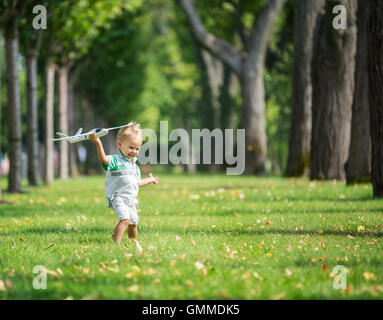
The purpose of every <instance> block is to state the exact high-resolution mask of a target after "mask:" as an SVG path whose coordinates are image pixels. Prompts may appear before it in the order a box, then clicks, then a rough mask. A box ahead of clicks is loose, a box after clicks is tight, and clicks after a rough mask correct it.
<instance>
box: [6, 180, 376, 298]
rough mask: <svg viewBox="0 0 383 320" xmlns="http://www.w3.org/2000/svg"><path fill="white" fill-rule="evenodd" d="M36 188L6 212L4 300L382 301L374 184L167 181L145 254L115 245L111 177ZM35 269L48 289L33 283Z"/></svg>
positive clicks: (146, 212) (146, 227) (153, 207)
mask: <svg viewBox="0 0 383 320" xmlns="http://www.w3.org/2000/svg"><path fill="white" fill-rule="evenodd" d="M3 182H4V181H3ZM27 190H28V191H29V193H26V194H20V195H9V194H3V200H7V201H10V202H12V204H1V205H0V298H3V299H382V298H383V255H382V249H383V239H382V235H383V201H381V200H372V198H371V194H372V190H371V186H370V185H356V186H352V187H346V186H345V185H344V183H342V182H335V181H334V182H332V181H330V182H310V181H308V180H305V179H282V178H254V177H243V176H224V175H195V176H181V175H174V176H170V175H161V176H160V184H159V185H157V186H155V185H150V186H148V187H145V188H143V189H141V191H140V195H139V201H140V211H139V216H140V218H141V221H140V224H139V227H138V233H139V235H138V236H139V240H140V243H141V245H142V247H143V249H144V251H143V253H142V254H138V253H136V249H135V246H134V245H133V244H131V243H130V242H129V241H128V240H127V236H125V238H124V240H123V241H122V243H121V246H117V245H115V244H114V243H113V242H112V240H111V235H112V232H113V229H114V227H115V225H116V222H117V219H116V216H115V214H114V212H113V211H112V209H110V208H107V207H106V200H105V196H104V177H102V176H95V177H87V178H80V179H77V180H70V181H56V182H55V183H54V185H53V187H39V188H27ZM37 265H42V266H45V267H46V268H47V269H48V276H47V288H46V289H45V290H36V289H33V286H32V281H33V278H34V277H36V276H37V275H38V274H37V273H36V274H34V273H33V268H34V267H35V266H37ZM336 265H342V266H344V267H345V268H346V270H347V289H345V290H335V289H334V288H333V279H334V276H336V274H335V273H334V272H332V270H333V268H334V267H335V266H336Z"/></svg>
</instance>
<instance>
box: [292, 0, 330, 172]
mask: <svg viewBox="0 0 383 320" xmlns="http://www.w3.org/2000/svg"><path fill="white" fill-rule="evenodd" d="M324 3H325V0H315V1H312V0H311V1H307V0H295V2H294V70H293V88H292V103H293V106H292V115H291V129H290V141H289V155H288V160H287V166H286V172H285V175H286V176H287V177H297V176H302V175H306V174H307V171H308V168H309V165H310V141H311V121H312V112H311V107H312V84H311V60H312V53H313V36H314V28H315V25H316V23H317V20H318V14H319V12H320V11H321V10H322V9H323V6H324Z"/></svg>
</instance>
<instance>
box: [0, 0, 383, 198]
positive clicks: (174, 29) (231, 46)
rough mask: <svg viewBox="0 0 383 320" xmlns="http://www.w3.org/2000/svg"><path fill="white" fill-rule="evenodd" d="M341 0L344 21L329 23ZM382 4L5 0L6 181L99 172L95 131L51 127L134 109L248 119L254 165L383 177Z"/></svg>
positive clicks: (238, 124)
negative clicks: (74, 140)
mask: <svg viewBox="0 0 383 320" xmlns="http://www.w3.org/2000/svg"><path fill="white" fill-rule="evenodd" d="M339 4H341V5H344V6H345V8H346V10H347V29H345V30H342V29H340V30H337V29H335V28H334V27H333V23H332V22H333V19H334V18H335V17H336V15H337V14H336V13H334V12H333V8H334V6H335V5H339ZM36 5H43V6H45V7H46V9H47V28H46V29H39V30H36V29H34V28H33V26H32V21H33V19H34V18H35V17H36V15H37V13H33V12H32V10H33V8H34V7H35V6H36ZM378 7H379V5H378V4H377V3H376V2H374V1H358V0H352V1H334V0H320V1H305V0H260V1H251V0H227V1H219V0H213V1H208V2H206V1H200V0H194V1H192V0H174V1H167V0H147V1H142V0H134V1H124V0H94V1H91V0H76V1H75V0H65V1H58V0H57V1H39V2H38V1H33V0H26V1H21V0H2V1H0V30H1V39H0V71H1V72H0V80H1V81H0V85H1V86H0V93H1V95H0V110H1V121H0V138H1V139H0V142H1V152H2V154H1V159H2V165H1V168H2V174H3V175H5V174H6V175H7V176H8V190H9V191H10V192H20V191H21V181H22V179H27V180H28V183H29V185H31V186H35V185H38V184H39V183H40V181H41V180H42V181H44V183H47V184H51V183H53V181H54V178H61V179H67V178H68V177H70V176H74V177H75V176H77V175H79V174H92V173H100V172H101V171H100V166H99V164H98V162H97V158H96V153H95V150H94V148H93V146H92V145H91V144H89V143H79V144H73V145H71V144H68V143H67V142H61V143H60V144H57V145H54V144H53V142H52V141H49V138H53V137H54V133H55V132H56V131H62V132H65V133H68V134H74V133H75V131H76V130H77V129H78V128H79V127H83V128H84V130H89V129H92V128H94V127H110V126H116V125H120V124H124V123H127V122H129V121H131V120H135V121H138V122H140V123H141V124H142V126H143V127H144V128H151V129H154V130H156V132H157V136H159V123H160V121H161V120H167V121H168V122H169V131H170V130H172V129H174V128H184V129H185V130H186V131H188V132H191V130H192V129H193V128H208V129H210V130H213V129H214V128H221V129H224V128H232V129H237V128H245V129H246V169H245V173H246V174H262V175H264V174H276V175H280V174H284V175H285V176H288V177H291V176H302V175H305V176H308V177H311V179H342V180H343V179H347V182H348V183H350V184H351V183H355V182H366V181H367V182H368V181H370V179H371V177H372V176H373V177H375V178H376V180H374V179H373V181H375V182H374V188H375V189H379V190H381V188H382V186H381V180H382V176H383V174H382V168H381V166H380V163H382V161H380V160H379V159H381V158H379V157H381V156H382V149H381V148H380V147H379V145H381V139H382V137H381V135H380V132H381V130H380V129H379V124H378V121H379V120H381V117H379V115H381V100H379V94H377V92H376V91H379V89H377V88H379V87H378V86H377V85H376V84H375V83H379V79H381V78H382V75H381V71H382V69H381V68H380V69H379V68H375V67H374V66H375V65H376V64H377V65H379V63H382V50H381V47H379V40H380V41H381V38H379V37H380V34H379V32H378V31H376V30H378V29H373V30H374V31H372V32H373V33H372V34H371V35H370V36H369V37H367V36H366V34H367V33H368V32H369V31H368V30H369V29H368V28H371V30H372V28H379V23H381V19H382V16H381V15H380V16H379V15H377V16H376V15H375V12H376V11H377V10H378ZM372 12H374V14H372ZM374 19H375V20H374ZM374 32H375V33H374ZM374 34H375V38H374ZM370 58H372V59H373V61H374V63H372V62H371V59H370ZM371 79H375V80H374V81H375V83H374V84H373V86H372V88H371ZM371 99H372V100H371ZM379 108H380V109H379ZM380 128H381V127H380ZM379 130H380V131H379ZM373 132H374V133H373ZM103 140H104V141H105V143H104V145H105V148H106V151H107V153H112V152H115V151H116V150H115V142H114V134H109V135H107V136H106V137H104V138H103ZM160 142H161V141H160ZM162 142H163V141H162ZM169 146H171V144H169ZM159 148H160V146H159ZM212 148H214V143H213V144H212ZM194 152H195V153H194V154H191V156H192V157H194V158H196V157H199V156H201V155H200V154H199V153H198V152H196V151H194ZM7 161H9V164H10V166H9V170H6V169H7V168H6V167H7V166H6V162H7ZM374 163H375V164H374ZM224 168H225V164H223V165H210V166H209V165H193V164H189V165H184V166H182V167H180V166H176V167H173V166H159V167H158V168H156V170H165V169H166V170H169V171H172V172H174V170H176V171H177V170H181V171H182V170H183V171H185V172H194V171H196V170H198V171H219V170H223V169H224ZM371 170H372V171H373V172H374V174H371ZM374 170H375V171H374ZM379 181H380V182H379ZM374 193H375V195H377V196H379V194H381V193H379V191H377V192H374Z"/></svg>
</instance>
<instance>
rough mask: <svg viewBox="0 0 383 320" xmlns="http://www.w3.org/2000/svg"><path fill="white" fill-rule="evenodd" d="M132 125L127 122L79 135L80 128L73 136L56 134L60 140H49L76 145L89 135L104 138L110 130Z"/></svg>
mask: <svg viewBox="0 0 383 320" xmlns="http://www.w3.org/2000/svg"><path fill="white" fill-rule="evenodd" d="M132 124H133V122H129V123H128V124H126V125H123V126H118V127H113V128H108V129H105V128H96V129H92V130H90V131H88V132H87V133H83V134H81V132H82V128H80V129H79V130H78V131H77V133H76V134H75V135H74V136H67V135H66V134H64V133H61V132H56V134H57V135H59V136H60V137H61V138H57V139H51V140H52V141H60V140H66V141H68V142H69V143H76V142H80V141H84V140H88V139H89V135H91V134H92V133H93V134H94V136H95V137H103V136H106V135H107V134H108V132H109V131H110V130H115V129H119V128H123V127H129V126H130V125H132Z"/></svg>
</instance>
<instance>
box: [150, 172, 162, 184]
mask: <svg viewBox="0 0 383 320" xmlns="http://www.w3.org/2000/svg"><path fill="white" fill-rule="evenodd" d="M149 177H150V178H151V179H152V181H153V183H154V184H158V183H159V182H160V179H159V178H158V177H153V174H152V173H149Z"/></svg>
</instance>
